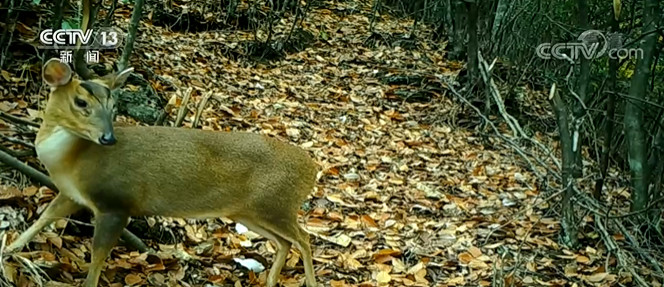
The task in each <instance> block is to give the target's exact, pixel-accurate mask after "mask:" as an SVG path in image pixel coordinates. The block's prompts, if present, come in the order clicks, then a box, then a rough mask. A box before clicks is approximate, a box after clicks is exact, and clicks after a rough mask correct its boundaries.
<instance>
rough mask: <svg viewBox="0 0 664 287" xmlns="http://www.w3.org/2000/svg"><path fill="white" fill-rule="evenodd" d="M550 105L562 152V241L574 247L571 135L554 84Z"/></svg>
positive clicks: (563, 105)
mask: <svg viewBox="0 0 664 287" xmlns="http://www.w3.org/2000/svg"><path fill="white" fill-rule="evenodd" d="M549 98H550V99H551V105H552V106H553V110H554V112H555V114H556V121H557V123H558V133H559V135H560V149H561V152H562V158H563V161H562V186H563V188H564V189H565V192H564V193H563V202H562V220H561V222H560V224H561V227H562V229H563V236H562V237H563V242H564V243H565V245H567V246H570V247H575V246H576V245H577V244H578V242H579V240H578V229H577V224H576V216H575V215H574V205H573V204H572V198H573V197H574V185H573V184H574V175H573V167H574V164H573V162H574V151H573V150H572V148H573V146H572V136H571V134H570V126H569V121H568V114H567V106H566V105H565V102H563V101H562V99H561V98H560V96H559V95H558V93H557V92H556V88H555V84H554V86H553V87H552V88H551V96H550V97H549Z"/></svg>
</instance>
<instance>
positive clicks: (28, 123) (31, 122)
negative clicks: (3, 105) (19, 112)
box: [0, 112, 39, 128]
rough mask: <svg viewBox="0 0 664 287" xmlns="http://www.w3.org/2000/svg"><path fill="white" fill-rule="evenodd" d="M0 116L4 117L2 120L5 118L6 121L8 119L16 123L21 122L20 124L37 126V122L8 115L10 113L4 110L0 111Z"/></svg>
mask: <svg viewBox="0 0 664 287" xmlns="http://www.w3.org/2000/svg"><path fill="white" fill-rule="evenodd" d="M0 118H1V119H4V120H7V121H10V122H13V123H16V124H22V125H26V126H31V127H35V128H39V124H38V123H35V122H33V121H30V120H27V119H23V118H19V117H17V116H14V115H10V114H8V113H5V112H0Z"/></svg>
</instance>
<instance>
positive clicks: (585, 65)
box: [572, 0, 590, 178]
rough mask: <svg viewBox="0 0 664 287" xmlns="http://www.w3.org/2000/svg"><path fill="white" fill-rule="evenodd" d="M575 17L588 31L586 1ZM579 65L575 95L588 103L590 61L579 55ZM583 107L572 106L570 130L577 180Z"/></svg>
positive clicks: (580, 172)
mask: <svg viewBox="0 0 664 287" xmlns="http://www.w3.org/2000/svg"><path fill="white" fill-rule="evenodd" d="M576 3H577V17H578V25H579V28H581V29H583V30H584V31H586V30H588V28H589V27H588V3H587V0H577V2H576ZM580 61H581V65H580V68H579V77H578V78H577V84H576V86H577V90H576V94H577V95H578V96H579V100H580V101H582V102H583V104H584V105H585V103H587V102H588V84H589V83H590V59H587V58H586V57H585V56H583V55H580ZM584 105H581V104H578V105H573V106H574V109H573V111H574V113H573V115H574V120H573V123H572V128H573V129H574V131H573V132H574V135H573V139H574V140H573V142H572V145H573V148H574V166H573V171H574V177H575V178H579V177H582V176H583V154H582V148H581V147H582V144H581V143H582V142H583V135H582V131H581V123H582V118H583V117H584V116H585V114H586V110H585V109H584V108H583V106H584Z"/></svg>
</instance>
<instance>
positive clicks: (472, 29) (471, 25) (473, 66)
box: [466, 0, 479, 83]
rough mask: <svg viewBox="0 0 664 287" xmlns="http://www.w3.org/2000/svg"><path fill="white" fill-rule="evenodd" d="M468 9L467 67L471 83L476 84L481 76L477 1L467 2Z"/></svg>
mask: <svg viewBox="0 0 664 287" xmlns="http://www.w3.org/2000/svg"><path fill="white" fill-rule="evenodd" d="M466 8H467V11H468V18H467V27H466V28H467V29H468V62H467V63H466V65H467V69H468V76H469V77H468V78H469V79H470V83H474V82H475V80H476V79H477V76H478V74H479V62H478V60H477V51H479V46H478V41H477V18H478V11H477V2H476V1H475V0H466Z"/></svg>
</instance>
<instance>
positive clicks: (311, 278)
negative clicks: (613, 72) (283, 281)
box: [238, 216, 318, 287]
mask: <svg viewBox="0 0 664 287" xmlns="http://www.w3.org/2000/svg"><path fill="white" fill-rule="evenodd" d="M277 218H279V219H277ZM275 220H279V221H277V222H275ZM238 222H240V223H242V224H244V225H246V226H247V227H248V228H249V229H251V230H254V231H256V232H257V233H259V234H261V235H263V236H265V237H266V238H268V239H271V240H273V241H275V242H277V248H279V250H278V251H277V255H276V256H275V260H274V263H273V265H272V269H270V273H269V274H268V284H267V286H268V287H273V286H276V283H277V279H278V277H279V274H280V272H281V268H282V267H283V265H284V262H285V260H286V256H287V255H288V251H289V250H290V246H291V244H294V245H295V247H297V249H299V250H300V253H302V262H303V264H304V271H305V274H306V284H307V287H317V286H318V285H317V284H316V277H315V275H314V268H313V262H312V257H311V248H310V247H309V234H307V233H306V232H305V231H304V230H303V229H302V228H301V227H300V226H299V225H298V223H297V217H295V216H282V217H278V216H277V217H271V218H270V219H269V220H261V221H260V222H257V221H256V220H253V221H250V220H238Z"/></svg>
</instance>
